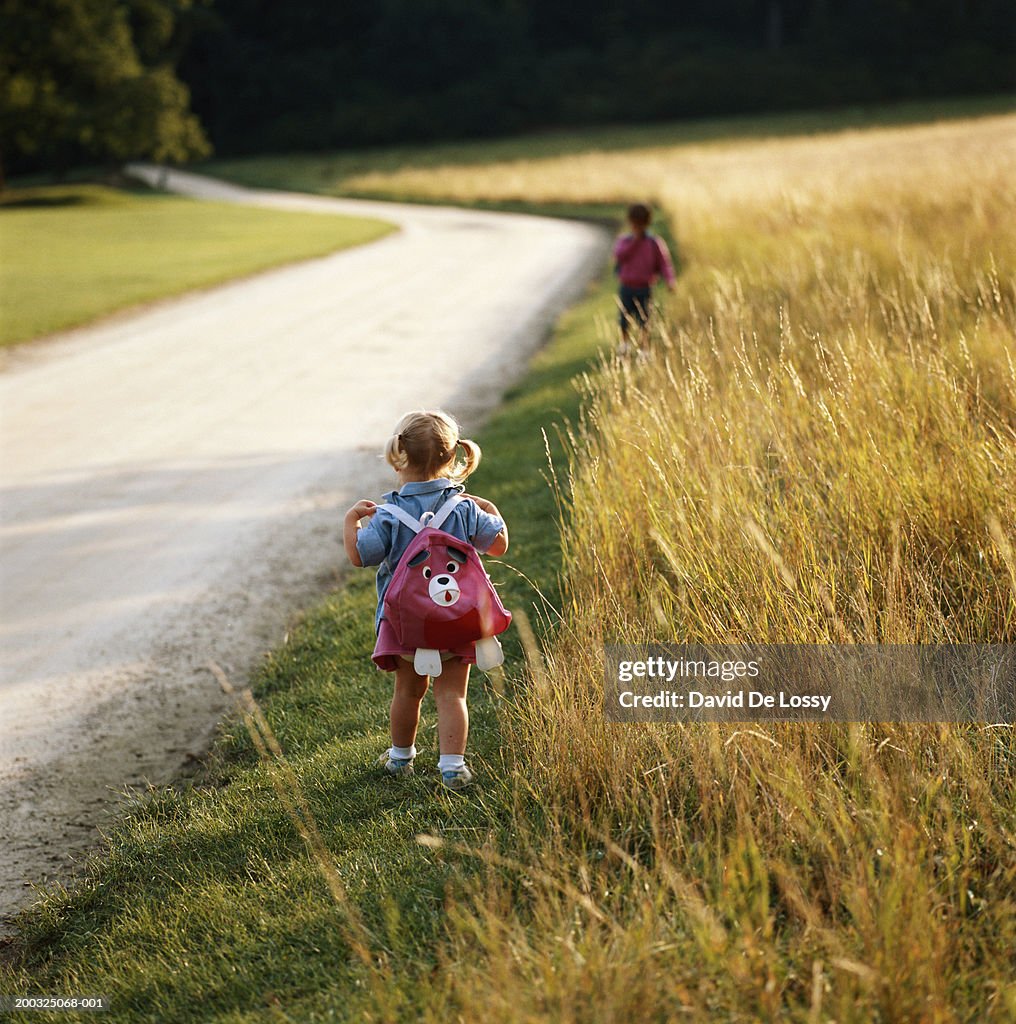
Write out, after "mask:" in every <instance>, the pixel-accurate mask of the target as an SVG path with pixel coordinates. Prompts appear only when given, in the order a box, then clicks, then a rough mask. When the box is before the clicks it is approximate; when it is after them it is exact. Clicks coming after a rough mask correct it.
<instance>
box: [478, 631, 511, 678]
mask: <svg viewBox="0 0 1016 1024" xmlns="http://www.w3.org/2000/svg"><path fill="white" fill-rule="evenodd" d="M473 646H474V649H475V650H476V667H477V668H478V669H479V670H480V671H481V672H489V671H490V670H491V669H492V668H497V667H498V665H503V664H504V651H503V650H501V641H500V640H498V638H497V637H496V636H485V637H483V638H482V639H480V640H477V641H476V643H475V644H474V645H473Z"/></svg>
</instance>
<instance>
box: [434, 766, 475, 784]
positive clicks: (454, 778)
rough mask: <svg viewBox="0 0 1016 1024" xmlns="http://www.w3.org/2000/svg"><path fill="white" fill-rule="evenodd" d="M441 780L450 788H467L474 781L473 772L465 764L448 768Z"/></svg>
mask: <svg viewBox="0 0 1016 1024" xmlns="http://www.w3.org/2000/svg"><path fill="white" fill-rule="evenodd" d="M441 781H442V782H443V783H444V785H445V786H447V788H448V789H465V788H466V786H468V785H470V784H471V783H472V781H473V773H472V772H471V771H470V770H469V769H468V768H467V767H466V766H465V765H463V766H462V767H461V768H446V769H445V770H444V771H443V772H442V773H441Z"/></svg>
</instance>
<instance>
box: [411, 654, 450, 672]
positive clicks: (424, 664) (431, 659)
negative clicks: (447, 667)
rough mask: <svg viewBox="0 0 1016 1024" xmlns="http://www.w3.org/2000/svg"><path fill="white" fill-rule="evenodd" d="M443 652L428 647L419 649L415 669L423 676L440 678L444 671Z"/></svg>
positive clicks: (414, 663)
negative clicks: (442, 670)
mask: <svg viewBox="0 0 1016 1024" xmlns="http://www.w3.org/2000/svg"><path fill="white" fill-rule="evenodd" d="M442 667H443V666H442V662H441V652H440V651H435V650H433V649H431V648H428V647H417V649H416V654H415V655H414V657H413V668H414V669H416V671H417V672H418V673H419V674H420V675H421V676H439V675H441V669H442Z"/></svg>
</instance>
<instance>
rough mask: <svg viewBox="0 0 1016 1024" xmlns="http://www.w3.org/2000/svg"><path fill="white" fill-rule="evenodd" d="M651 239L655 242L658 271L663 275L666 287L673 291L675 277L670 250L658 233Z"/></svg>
mask: <svg viewBox="0 0 1016 1024" xmlns="http://www.w3.org/2000/svg"><path fill="white" fill-rule="evenodd" d="M653 240H654V241H655V242H656V254H657V260H656V262H657V264H658V266H659V268H660V273H661V274H662V275H663V280H664V281H666V282H667V287H668V288H669V289H670V290H671V291H673V290H674V281H675V280H676V278H675V275H674V264H673V263H672V262H671V260H670V250H669V249H668V248H667V243H666V242H665V241H664V240H663V239H662V238H660V236H659V235H655V236H654V238H653Z"/></svg>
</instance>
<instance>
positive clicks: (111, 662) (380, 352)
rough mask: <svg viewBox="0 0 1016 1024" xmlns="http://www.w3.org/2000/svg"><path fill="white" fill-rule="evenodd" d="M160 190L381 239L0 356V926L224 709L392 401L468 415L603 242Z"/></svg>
mask: <svg viewBox="0 0 1016 1024" xmlns="http://www.w3.org/2000/svg"><path fill="white" fill-rule="evenodd" d="M134 172H135V173H136V174H137V175H138V176H140V177H145V178H147V179H148V180H150V181H154V180H155V178H156V175H157V174H158V172H157V171H155V170H154V169H151V168H145V167H137V168H134ZM165 184H166V185H167V186H168V187H169V188H171V189H172V190H174V191H178V192H182V193H185V194H188V195H193V196H196V197H199V198H215V199H220V200H226V201H230V202H239V203H250V204H255V205H265V206H273V207H281V208H286V209H305V210H308V211H313V212H318V213H321V214H333V213H344V212H350V213H355V214H366V215H376V216H379V217H382V218H383V219H385V220H388V221H393V222H395V223H397V224H398V225H399V226H400V228H401V231H400V232H398V233H397V234H393V235H390V236H388V237H387V238H384V239H382V240H380V241H378V242H374V243H372V244H370V245H366V246H363V247H360V248H358V249H353V250H347V251H344V252H340V253H337V254H336V255H333V256H329V257H326V258H324V259H318V260H313V261H311V262H308V263H302V264H299V265H295V266H291V267H287V268H284V269H281V270H276V271H272V272H269V273H266V274H261V275H259V276H257V277H253V278H249V279H247V280H243V281H239V282H236V283H233V284H229V285H225V286H222V287H217V288H215V289H212V290H209V291H205V292H201V293H198V294H193V295H191V296H187V297H184V298H182V299H177V300H173V301H169V302H165V303H161V304H159V305H157V306H155V307H153V308H151V309H149V310H146V311H142V312H138V313H134V314H130V315H124V316H120V317H117V318H114V319H111V320H109V321H107V322H105V323H102V324H100V325H98V326H95V327H92V328H88V329H84V330H79V331H76V332H73V333H70V334H67V335H65V336H62V337H59V338H55V339H52V340H48V341H46V342H44V343H41V344H35V345H30V346H24V347H22V348H20V349H18V350H16V351H15V352H14V353H13V354H12V355H10V356H9V357H8V358H7V361H6V365H5V366H4V370H3V373H2V374H0V409H2V417H3V418H2V421H0V459H2V466H3V469H2V473H3V486H2V491H3V505H2V508H3V521H2V529H0V581H2V590H0V623H2V625H0V629H2V638H3V648H2V661H0V671H2V675H0V822H2V823H3V830H4V832H5V835H4V839H3V843H2V844H0V929H2V927H3V921H2V918H3V916H4V915H5V914H10V913H11V912H12V911H14V910H15V909H17V908H18V907H20V906H24V905H25V904H27V903H30V902H31V901H32V900H33V899H34V897H35V894H34V891H33V888H32V884H33V883H34V884H39V883H47V882H48V881H50V880H53V879H64V878H66V877H68V876H69V872H70V871H71V869H72V867H73V865H74V864H75V863H76V862H80V860H81V858H82V856H83V855H84V854H85V853H86V852H87V851H88V850H90V849H92V848H94V847H95V846H96V845H97V843H98V839H99V837H98V833H97V831H96V826H102V825H104V824H108V822H109V821H110V820H111V817H112V815H114V814H115V812H116V810H117V807H118V805H119V804H120V801H121V796H120V795H119V794H123V793H125V792H129V788H130V787H143V786H144V785H145V784H146V782H148V781H150V782H152V783H154V784H160V783H163V782H166V781H169V780H170V779H172V778H173V777H174V776H176V775H178V774H179V773H180V771H181V770H182V769H185V768H186V767H187V766H188V764H190V763H193V758H194V757H195V756H200V754H201V753H202V752H203V751H204V750H206V749H207V747H208V744H209V742H210V741H211V739H212V737H213V735H214V732H215V727H216V723H217V722H218V720H219V719H220V717H221V714H222V712H223V711H224V709H225V707H226V704H225V700H224V698H223V696H222V695H221V693H220V691H219V688H218V686H217V684H216V682H215V680H214V679H213V678H212V676H211V675H210V674H209V672H208V671H207V669H206V667H205V666H206V664H207V662H208V660H209V659H210V658H214V659H216V660H217V661H219V662H220V663H221V664H223V665H224V666H226V667H227V668H228V670H229V671H230V672H231V673H233V674H234V676H235V677H236V678H238V679H242V678H243V676H244V675H245V673H246V672H248V671H249V669H250V668H251V667H252V665H254V664H255V663H256V661H257V659H258V657H259V655H260V654H261V652H263V651H264V650H265V649H267V648H268V647H270V646H272V645H274V644H275V643H277V642H278V641H279V640H280V639H281V637H282V634H283V630H284V628H285V624H286V622H287V620H288V618H289V617H290V616H291V615H292V614H293V613H294V612H295V611H296V610H297V609H298V608H299V607H300V606H301V604H302V603H305V602H307V601H308V600H309V599H310V598H311V597H312V596H313V595H314V594H315V593H317V592H320V590H321V589H322V588H323V587H324V586H327V585H329V584H332V583H333V582H334V581H335V580H336V579H337V572H338V569H339V567H340V565H341V562H342V556H341V539H340V535H341V521H340V517H341V512H342V511H343V509H344V508H345V507H346V505H347V504H348V503H349V502H351V501H352V500H353V499H355V498H357V497H359V496H362V495H371V496H373V495H376V494H378V493H380V492H381V490H383V489H386V488H387V486H389V480H390V476H389V474H388V472H387V470H386V469H385V467H383V465H382V464H381V463H380V462H379V460H378V458H377V457H376V454H375V453H376V452H378V451H379V450H380V447H381V445H382V444H383V442H384V440H385V439H386V438H387V436H388V432H389V430H390V428H391V426H392V425H393V423H394V422H395V420H396V418H397V417H398V415H399V414H401V413H402V412H403V411H405V410H407V409H410V408H415V407H419V406H421V405H428V406H430V405H440V406H443V407H445V408H447V409H449V410H450V411H452V412H453V413H455V414H456V415H458V416H459V417H460V418H461V419H462V420H463V421H464V422H465V423H466V424H467V425H469V426H472V425H475V424H476V423H477V421H478V420H479V419H480V418H482V415H483V412H484V410H486V409H487V408H489V407H490V405H491V404H493V403H495V402H496V401H497V399H498V397H499V395H500V394H501V393H502V391H503V389H504V388H505V387H506V386H507V385H508V384H509V383H510V382H511V381H512V380H513V379H514V378H516V377H517V376H518V375H519V373H520V372H521V371H522V369H523V367H524V363H525V359H526V356H527V355H528V354H529V353H530V352H531V351H532V350H533V349H534V348H535V347H536V346H537V344H538V343H539V342H540V340H541V339H542V338H543V337H544V336H545V333H546V331H547V328H548V325H549V324H550V322H551V320H552V319H553V317H554V316H555V315H556V313H557V312H558V311H560V310H561V309H562V308H563V307H564V306H565V305H566V304H567V303H568V302H569V301H570V300H572V299H573V298H574V297H575V296H576V295H577V294H578V292H579V291H580V290H581V288H582V286H583V285H584V283H585V282H586V281H587V280H588V278H589V277H590V275H591V273H592V272H593V270H594V268H596V267H598V266H600V265H602V260H603V258H604V255H605V251H606V237H605V235H604V233H603V232H601V231H599V230H597V229H595V228H593V227H590V226H587V225H581V224H576V223H569V222H564V221H556V220H550V219H544V218H536V217H526V216H516V215H505V214H492V213H479V212H470V211H465V210H457V209H445V208H437V207H413V206H404V205H395V204H386V203H371V202H359V201H351V200H333V199H325V198H317V197H312V196H301V195H290V194H282V193H267V192H253V191H249V190H245V189H240V188H236V187H233V186H229V185H224V184H222V183H220V182H214V181H211V180H210V179H205V178H200V177H197V176H194V175H189V174H178V173H173V174H170V176H169V178H168V180H167V181H166V182H165ZM53 287H54V288H58V287H59V282H58V281H54V282H53ZM495 457H496V456H495Z"/></svg>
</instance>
